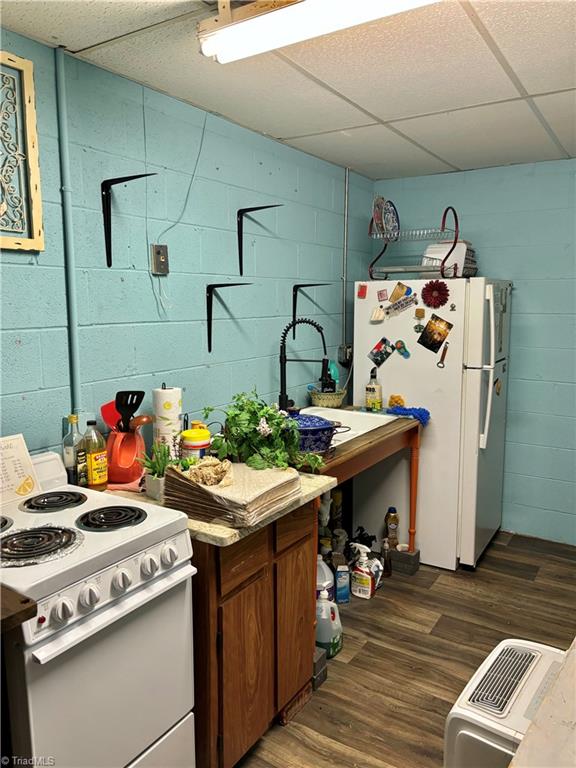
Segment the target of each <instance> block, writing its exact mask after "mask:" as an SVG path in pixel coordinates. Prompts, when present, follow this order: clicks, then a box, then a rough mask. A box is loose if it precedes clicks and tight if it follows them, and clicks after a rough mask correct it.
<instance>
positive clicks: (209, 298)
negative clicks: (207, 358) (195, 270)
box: [206, 283, 252, 352]
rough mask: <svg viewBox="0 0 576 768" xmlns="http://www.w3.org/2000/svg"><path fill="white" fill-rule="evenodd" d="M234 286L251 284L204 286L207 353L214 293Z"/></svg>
mask: <svg viewBox="0 0 576 768" xmlns="http://www.w3.org/2000/svg"><path fill="white" fill-rule="evenodd" d="M235 285H252V283H209V284H208V285H207V286H206V319H207V321H208V352H212V309H213V305H214V291H218V290H220V288H232V287H233V286H235Z"/></svg>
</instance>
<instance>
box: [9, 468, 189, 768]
mask: <svg viewBox="0 0 576 768" xmlns="http://www.w3.org/2000/svg"><path fill="white" fill-rule="evenodd" d="M33 463H34V466H35V470H36V473H37V475H38V479H39V482H40V486H41V488H42V492H41V493H40V494H34V495H30V496H29V497H27V498H24V499H23V500H22V501H18V502H10V503H8V504H4V505H2V508H1V510H0V514H1V519H0V533H1V535H0V582H2V583H3V584H5V585H7V586H9V587H12V588H13V589H15V590H17V591H18V592H21V593H22V594H24V595H26V596H28V597H31V598H33V599H34V600H36V602H37V604H38V613H37V616H36V617H35V618H33V619H30V620H29V621H27V622H25V623H24V624H23V625H22V627H21V628H18V629H17V630H15V631H13V632H12V633H10V634H9V635H8V636H7V638H6V642H5V653H6V665H7V677H8V690H9V702H10V719H11V725H12V732H13V751H14V754H15V755H18V756H21V757H27V758H34V759H36V760H38V759H40V758H43V759H44V760H47V759H48V758H51V759H52V760H53V761H54V763H53V764H55V765H57V766H59V768H60V767H62V768H64V767H66V768H68V767H69V768H72V767H74V768H82V767H85V768H88V767H93V766H99V767H100V768H120V767H122V766H130V768H136V767H138V768H152V766H162V768H192V767H193V766H194V765H195V760H194V716H193V713H192V709H193V704H194V700H193V668H192V592H191V589H192V587H191V580H192V576H193V574H194V573H195V569H194V568H193V566H192V565H191V563H190V558H191V556H192V547H191V542H190V537H189V535H188V531H187V517H186V515H184V514H183V513H182V512H178V511H177V510H173V509H168V508H165V507H160V506H156V505H154V504H148V503H144V502H140V500H137V501H135V502H132V500H130V501H128V500H126V499H125V498H122V497H118V496H114V495H112V494H108V493H100V492H97V491H90V490H87V489H84V488H78V487H77V486H71V485H67V484H66V473H65V471H64V467H63V465H62V461H61V459H60V457H59V456H58V455H57V454H53V453H45V454H42V455H40V456H37V457H34V459H33ZM44 764H50V763H48V762H45V763H44Z"/></svg>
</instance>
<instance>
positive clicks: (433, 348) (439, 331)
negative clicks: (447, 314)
mask: <svg viewBox="0 0 576 768" xmlns="http://www.w3.org/2000/svg"><path fill="white" fill-rule="evenodd" d="M452 328H453V326H452V323H449V322H448V320H443V319H442V318H441V317H439V316H438V315H434V314H433V315H432V317H431V318H430V320H428V322H427V323H426V327H425V328H424V330H423V331H422V333H421V334H420V337H419V339H418V344H421V345H422V346H423V347H426V349H429V350H430V352H434V354H436V353H437V352H438V351H439V350H440V347H441V346H442V344H444V342H445V341H446V337H447V336H448V334H449V333H450V331H451V330H452Z"/></svg>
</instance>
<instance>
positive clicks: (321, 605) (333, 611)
mask: <svg viewBox="0 0 576 768" xmlns="http://www.w3.org/2000/svg"><path fill="white" fill-rule="evenodd" d="M316 645H317V646H319V647H320V648H323V649H324V650H325V651H326V656H327V657H328V658H329V659H331V658H333V657H334V656H336V654H337V653H340V651H341V650H342V645H343V635H342V622H341V621H340V614H339V613H338V606H337V605H336V603H335V602H333V601H332V600H330V598H329V596H328V591H327V590H325V589H323V590H322V591H321V592H320V596H319V598H318V600H317V601H316Z"/></svg>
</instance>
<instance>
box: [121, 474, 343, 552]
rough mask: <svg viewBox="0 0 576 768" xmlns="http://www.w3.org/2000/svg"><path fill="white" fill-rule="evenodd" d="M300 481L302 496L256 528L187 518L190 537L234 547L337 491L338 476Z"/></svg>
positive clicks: (124, 493) (306, 477) (129, 495)
mask: <svg viewBox="0 0 576 768" xmlns="http://www.w3.org/2000/svg"><path fill="white" fill-rule="evenodd" d="M300 481H301V493H300V496H299V497H298V498H296V499H294V500H293V501H291V502H289V503H288V504H287V505H286V506H285V507H283V508H282V509H280V510H278V511H277V512H274V513H273V514H271V515H269V516H268V517H266V518H264V519H263V520H260V521H259V522H258V523H256V525H252V526H250V527H248V528H232V527H231V526H230V525H228V524H226V523H225V522H221V523H216V522H214V523H207V522H205V521H203V520H194V519H192V518H189V519H188V530H189V531H190V536H191V537H192V538H193V539H197V540H198V541H203V542H205V543H206V544H213V545H214V546H216V547H229V546H230V545H231V544H235V543H236V542H237V541H240V540H241V539H244V538H245V537H246V536H250V534H252V533H254V531H257V530H259V529H260V528H264V527H265V526H267V525H270V523H273V522H274V521H275V520H279V519H280V518H281V517H284V515H287V514H288V513H289V512H292V511H293V510H294V509H298V507H301V506H303V505H304V504H307V503H308V502H309V501H312V500H313V499H316V498H317V497H318V496H320V495H322V494H323V493H325V491H329V490H330V489H331V488H335V487H336V485H337V481H336V478H335V477H330V476H329V475H308V474H303V473H300ZM113 493H115V494H118V495H120V496H125V497H127V498H130V499H141V500H142V501H147V502H149V503H150V504H158V503H159V502H158V501H156V500H155V499H151V498H150V497H148V496H145V495H143V494H141V493H131V492H129V491H113Z"/></svg>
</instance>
